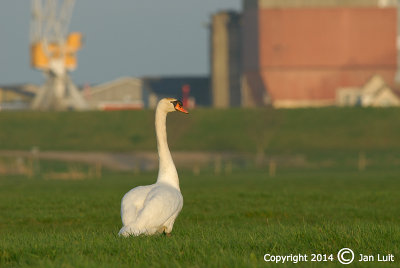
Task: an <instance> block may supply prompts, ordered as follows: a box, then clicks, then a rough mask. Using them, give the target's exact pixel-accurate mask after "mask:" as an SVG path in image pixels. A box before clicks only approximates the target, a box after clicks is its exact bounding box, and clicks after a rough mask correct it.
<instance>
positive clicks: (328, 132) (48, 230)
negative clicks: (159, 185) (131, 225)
mask: <svg viewBox="0 0 400 268" xmlns="http://www.w3.org/2000/svg"><path fill="white" fill-rule="evenodd" d="M399 117H400V109H356V108H354V109H353V108H352V109H335V108H326V109H297V110H270V109H251V110H246V109H231V110H214V109H197V110H194V111H192V113H191V114H190V115H189V116H185V115H182V114H172V115H171V116H170V117H169V119H168V140H169V144H170V148H171V149H172V151H177V150H180V151H214V152H234V153H237V154H242V153H246V155H250V156H251V157H250V158H249V159H250V160H249V161H252V162H248V159H245V160H244V162H243V163H242V162H240V163H236V162H233V163H231V167H230V169H225V167H226V166H224V165H226V164H229V163H222V169H221V173H219V174H215V173H214V167H213V166H212V163H211V165H208V166H204V167H201V172H200V175H199V176H195V175H194V173H195V172H194V169H193V171H192V170H190V169H189V168H188V170H184V169H181V168H179V167H178V169H179V171H180V178H181V189H182V193H183V196H184V207H183V210H182V213H181V214H180V216H179V217H178V219H177V221H176V224H175V227H174V230H173V236H172V237H165V236H153V237H136V238H134V237H131V238H120V237H118V236H117V233H118V231H119V228H120V227H121V220H120V212H119V210H120V200H121V198H122V196H123V195H124V194H125V193H126V192H127V191H128V190H130V189H131V188H133V187H135V186H137V185H143V184H151V183H153V182H154V181H155V178H156V173H155V172H150V173H149V172H144V173H143V172H142V173H140V174H135V175H134V174H128V173H119V172H111V171H107V170H105V171H103V174H102V177H101V178H100V179H98V178H97V179H94V178H93V179H90V178H89V179H83V180H46V179H45V178H51V177H52V176H54V175H52V174H56V173H57V172H64V173H65V172H67V171H68V170H70V169H71V167H72V168H74V170H78V171H82V174H83V173H84V174H88V175H87V176H89V177H90V176H92V175H90V174H94V173H93V172H89V171H90V170H91V169H92V168H93V167H89V166H85V165H84V164H76V163H74V164H71V163H61V162H53V161H42V160H41V161H40V171H38V172H35V173H34V174H33V176H32V178H30V179H29V178H28V177H29V176H22V175H2V176H1V177H0V267H1V268H3V267H286V266H292V265H291V264H290V263H289V264H275V263H271V262H265V261H264V259H263V257H264V255H265V254H272V255H290V254H307V255H308V256H309V258H308V260H309V262H303V263H300V265H299V264H297V265H296V266H300V267H304V266H306V267H310V266H311V267H321V266H323V267H333V266H339V267H341V266H342V264H340V263H339V262H338V260H337V252H338V250H340V249H341V248H344V247H348V248H351V249H353V250H354V252H355V258H356V260H355V261H354V262H353V263H352V264H351V265H350V267H399V265H400V262H399V260H400V217H399V216H400V179H399V178H400V155H399V152H400V139H399V137H400V121H399V120H398V118H399ZM155 144H156V143H155V135H154V112H153V111H148V110H144V111H135V112H110V113H105V112H82V113H75V112H70V113H66V112H65V113H62V112H61V113H39V112H33V113H31V112H29V113H28V112H1V113H0V150H31V148H32V147H33V146H38V147H39V148H40V150H67V151H116V152H119V151H125V152H127V151H128V152H130V151H132V152H135V151H142V150H143V151H148V150H150V151H155V149H156V148H155ZM260 152H262V153H263V154H265V155H266V157H267V159H268V158H271V159H276V161H277V163H278V164H277V173H276V176H274V177H270V176H269V173H268V164H267V163H268V161H264V162H262V163H263V164H262V165H259V164H256V162H255V161H254V159H257V157H254V158H252V157H253V156H258V155H259V153H260ZM243 155H245V154H243ZM297 155H299V156H300V158H299V159H300V160H301V161H300V162H299V163H295V162H290V161H289V162H288V163H285V161H287V160H291V161H292V160H293V159H296V156H297ZM3 158H4V159H0V164H1V165H0V173H1V166H2V165H3V166H4V165H8V164H10V165H11V164H13V163H14V164H15V163H16V162H18V161H20V162H21V161H22V162H24V161H27V163H29V161H28V160H27V159H17V158H16V159H14V158H12V157H8V158H7V156H3ZM361 160H362V161H361ZM35 161H38V160H35ZM35 163H36V162H35ZM35 163H33V162H32V166H36V165H37V166H39V164H38V163H39V162H38V163H36V164H35ZM269 163H271V162H269ZM360 163H364V164H360ZM38 170H39V169H38ZM228 170H231V171H229V172H228ZM224 172H226V173H224ZM85 176H86V175H85ZM313 253H314V254H327V256H330V254H333V255H332V256H333V258H334V259H333V261H327V262H324V263H318V262H310V258H311V254H313ZM360 253H362V254H367V255H370V254H371V255H374V256H375V258H376V257H377V254H380V255H381V256H382V255H387V254H393V255H394V258H395V259H394V260H395V261H394V262H377V261H375V262H369V263H368V262H358V261H357V260H358V258H359V254H360Z"/></svg>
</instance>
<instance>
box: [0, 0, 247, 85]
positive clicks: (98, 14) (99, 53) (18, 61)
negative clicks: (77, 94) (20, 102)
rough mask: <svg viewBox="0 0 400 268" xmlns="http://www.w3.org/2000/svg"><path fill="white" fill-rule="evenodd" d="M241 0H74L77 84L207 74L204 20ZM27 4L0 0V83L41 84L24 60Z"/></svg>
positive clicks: (26, 57) (19, 0)
mask: <svg viewBox="0 0 400 268" xmlns="http://www.w3.org/2000/svg"><path fill="white" fill-rule="evenodd" d="M228 9H229V10H237V11H239V10H241V0H169V1H165V0H164V1H163V0H158V1H156V0H113V1H110V0H76V2H75V6H74V11H73V15H72V18H71V24H70V27H69V30H70V31H79V32H82V33H83V34H84V40H85V41H84V42H85V43H84V47H83V48H82V50H80V51H79V52H78V68H77V69H76V70H75V71H73V72H72V73H71V76H72V78H73V80H74V81H75V82H76V83H77V84H86V83H88V84H99V83H104V82H107V81H110V80H113V79H117V78H119V77H122V76H132V77H141V76H173V75H207V74H208V73H209V55H208V50H209V44H208V42H209V41H208V38H209V36H208V34H209V33H208V29H207V24H208V23H209V22H210V19H211V15H212V14H213V13H215V12H218V11H221V10H228ZM30 21H31V2H30V1H28V0H17V1H15V0H2V1H0V85H9V84H22V83H34V84H41V83H43V82H44V76H43V74H42V73H41V72H40V71H38V70H34V69H32V68H31V67H30V64H29V60H30V59H29V57H30V55H29V29H30Z"/></svg>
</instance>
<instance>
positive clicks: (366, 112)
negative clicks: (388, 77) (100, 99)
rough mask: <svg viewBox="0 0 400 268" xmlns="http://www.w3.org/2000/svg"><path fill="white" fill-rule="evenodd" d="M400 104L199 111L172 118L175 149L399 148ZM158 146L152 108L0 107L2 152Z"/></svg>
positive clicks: (299, 150)
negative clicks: (67, 109)
mask: <svg viewBox="0 0 400 268" xmlns="http://www.w3.org/2000/svg"><path fill="white" fill-rule="evenodd" d="M399 118H400V109H394V108H388V109H372V108H371V109H362V108H323V109H293V110H291V109H290V110H286V109H282V110H272V109H229V110H216V109H195V110H193V111H191V113H190V114H189V115H183V114H178V113H173V114H171V115H170V116H169V118H168V127H167V129H168V139H169V144H170V147H171V148H172V149H173V150H180V151H228V152H257V151H260V150H261V151H262V150H264V151H265V152H272V153H310V154H313V153H317V154H324V153H333V152H350V153H358V152H359V151H364V152H391V151H396V150H400V139H399V137H400V120H399ZM33 146H38V147H39V148H40V149H41V150H73V151H134V150H145V151H146V150H155V146H156V145H155V134H154V111H151V110H143V111H119V112H1V113H0V150H30V149H31V148H32V147H33Z"/></svg>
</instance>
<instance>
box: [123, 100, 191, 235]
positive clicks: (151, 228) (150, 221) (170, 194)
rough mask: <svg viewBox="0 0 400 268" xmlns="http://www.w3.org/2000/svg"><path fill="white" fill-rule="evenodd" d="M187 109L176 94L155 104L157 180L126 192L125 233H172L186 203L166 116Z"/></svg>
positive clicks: (124, 209) (124, 198)
mask: <svg viewBox="0 0 400 268" xmlns="http://www.w3.org/2000/svg"><path fill="white" fill-rule="evenodd" d="M174 111H179V112H183V113H186V114H187V113H188V112H187V111H186V110H185V109H184V108H183V107H182V102H181V101H179V100H177V99H173V98H164V99H161V100H160V101H159V103H158V105H157V108H156V118H155V126H156V136H157V149H158V157H159V171H158V177H157V182H156V183H155V184H152V185H146V186H138V187H136V188H133V189H132V190H130V191H129V192H127V193H126V194H125V195H124V197H123V198H122V201H121V219H122V224H123V227H122V228H121V230H120V231H119V233H118V234H119V235H122V236H131V235H133V236H138V235H141V234H144V235H153V234H157V233H165V234H166V235H168V236H169V235H170V233H171V231H172V227H173V225H174V222H175V219H176V217H177V216H178V214H179V212H180V211H181V209H182V206H183V197H182V194H181V190H180V188H179V178H178V172H177V171H176V168H175V165H174V161H173V160H172V156H171V153H170V151H169V148H168V143H167V131H166V120H167V114H168V113H169V112H174Z"/></svg>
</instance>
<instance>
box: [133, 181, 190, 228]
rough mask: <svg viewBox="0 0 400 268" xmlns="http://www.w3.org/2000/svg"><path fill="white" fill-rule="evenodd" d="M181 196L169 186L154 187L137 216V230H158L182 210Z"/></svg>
mask: <svg viewBox="0 0 400 268" xmlns="http://www.w3.org/2000/svg"><path fill="white" fill-rule="evenodd" d="M182 206H183V198H182V194H181V193H180V192H179V191H178V190H176V189H175V188H172V187H169V186H157V187H154V188H153V189H152V190H151V191H150V192H149V194H148V196H147V198H146V200H145V202H144V206H143V209H142V210H141V211H140V212H139V214H138V216H137V221H136V226H138V227H139V228H140V227H141V228H158V227H160V226H162V225H163V224H164V223H165V222H166V221H167V220H168V219H169V218H171V216H173V215H176V214H177V213H179V211H180V210H181V209H182Z"/></svg>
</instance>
